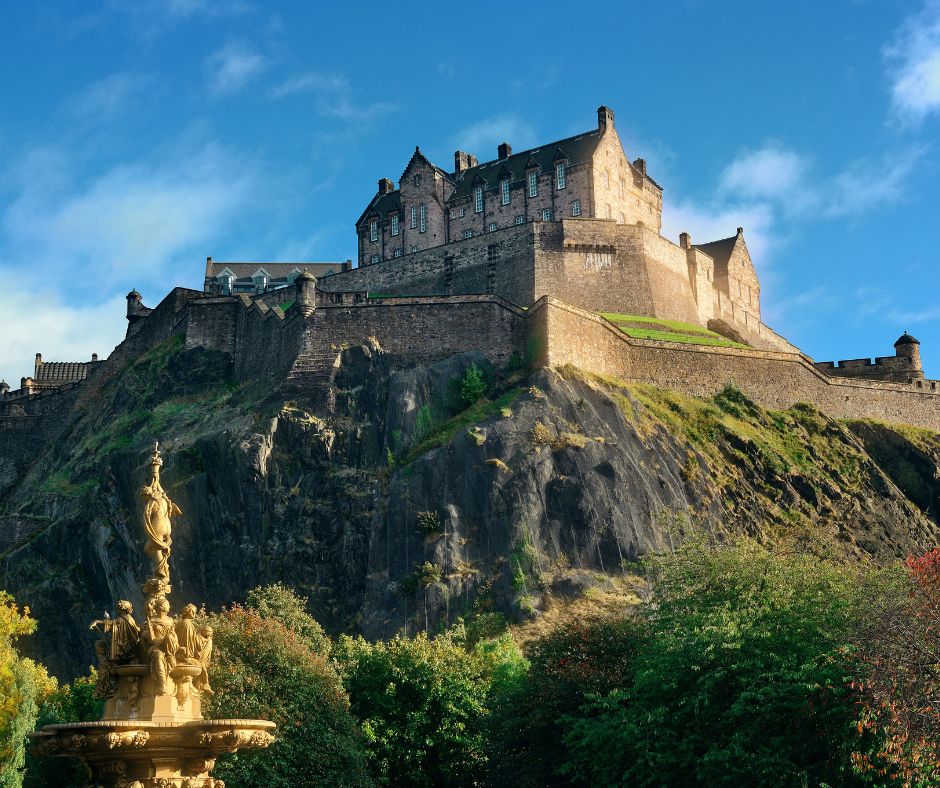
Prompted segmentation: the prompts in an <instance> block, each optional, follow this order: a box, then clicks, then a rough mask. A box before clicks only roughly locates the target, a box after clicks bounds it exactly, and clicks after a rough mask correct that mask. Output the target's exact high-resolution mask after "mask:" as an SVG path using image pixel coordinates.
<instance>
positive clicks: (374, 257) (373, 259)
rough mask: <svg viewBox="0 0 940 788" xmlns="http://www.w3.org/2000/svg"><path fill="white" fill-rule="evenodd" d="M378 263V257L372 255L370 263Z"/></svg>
mask: <svg viewBox="0 0 940 788" xmlns="http://www.w3.org/2000/svg"><path fill="white" fill-rule="evenodd" d="M378 261H379V256H378V255H377V254H374V255H372V262H373V263H377V262H378Z"/></svg>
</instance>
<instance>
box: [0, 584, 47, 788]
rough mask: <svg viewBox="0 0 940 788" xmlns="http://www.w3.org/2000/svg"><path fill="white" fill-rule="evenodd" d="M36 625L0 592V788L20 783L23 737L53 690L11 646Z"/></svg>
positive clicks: (41, 672) (38, 667) (43, 672)
mask: <svg viewBox="0 0 940 788" xmlns="http://www.w3.org/2000/svg"><path fill="white" fill-rule="evenodd" d="M35 629H36V622H35V621H34V620H33V619H31V618H30V617H29V609H28V608H24V609H23V611H22V613H21V612H20V610H19V608H18V607H17V605H16V603H15V602H14V600H13V597H12V596H10V595H9V594H7V593H6V592H4V591H0V788H19V787H20V786H21V785H22V784H23V769H24V765H25V760H26V734H28V733H30V732H31V731H32V730H33V728H34V726H35V724H36V717H37V716H38V713H39V706H38V703H39V701H41V700H42V698H44V697H45V696H46V695H48V694H49V693H50V692H52V691H53V690H54V689H55V679H50V678H49V676H48V674H47V673H46V670H45V668H43V667H42V666H41V665H37V664H36V663H35V662H33V661H32V660H31V659H26V658H25V657H22V656H20V654H19V652H18V651H17V650H16V647H15V645H14V643H15V641H16V640H17V639H18V638H21V637H24V636H25V635H29V634H31V633H32V632H33V631H35Z"/></svg>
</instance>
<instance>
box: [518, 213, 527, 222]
mask: <svg viewBox="0 0 940 788" xmlns="http://www.w3.org/2000/svg"><path fill="white" fill-rule="evenodd" d="M516 224H525V216H523V215H522V214H521V213H520V214H519V215H518V216H517V217H516Z"/></svg>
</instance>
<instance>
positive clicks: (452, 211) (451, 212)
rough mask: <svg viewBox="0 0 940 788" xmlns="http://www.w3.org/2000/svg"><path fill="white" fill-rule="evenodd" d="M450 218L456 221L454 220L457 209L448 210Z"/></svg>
mask: <svg viewBox="0 0 940 788" xmlns="http://www.w3.org/2000/svg"><path fill="white" fill-rule="evenodd" d="M450 218H451V219H456V218H457V209H456V208H451V209H450Z"/></svg>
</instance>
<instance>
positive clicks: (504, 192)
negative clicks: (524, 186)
mask: <svg viewBox="0 0 940 788" xmlns="http://www.w3.org/2000/svg"><path fill="white" fill-rule="evenodd" d="M499 193H500V196H501V197H502V201H503V205H509V179H508V178H507V179H506V180H504V181H500V183H499Z"/></svg>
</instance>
